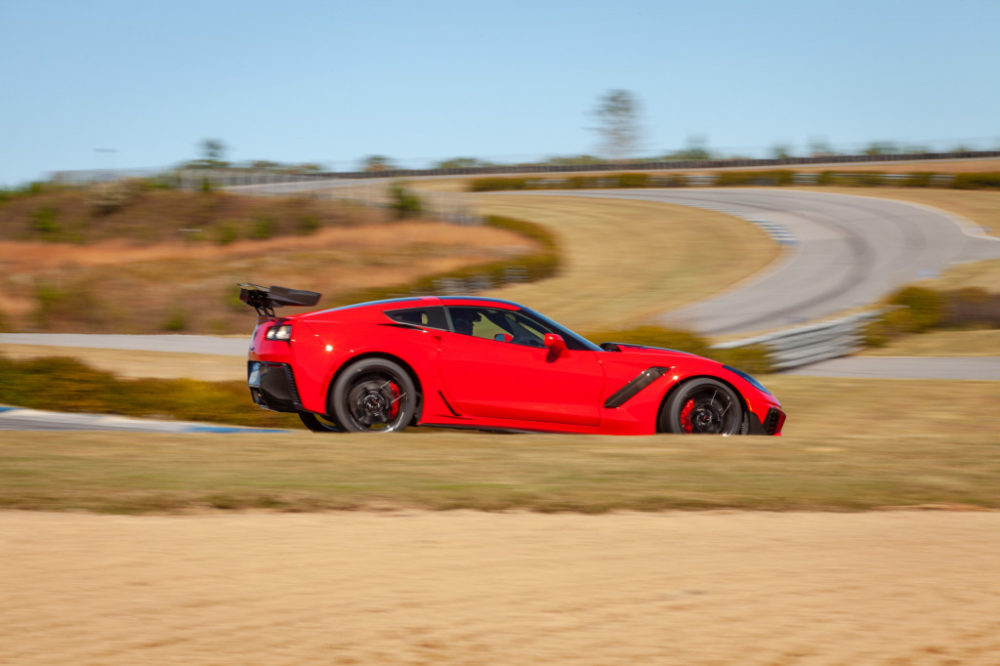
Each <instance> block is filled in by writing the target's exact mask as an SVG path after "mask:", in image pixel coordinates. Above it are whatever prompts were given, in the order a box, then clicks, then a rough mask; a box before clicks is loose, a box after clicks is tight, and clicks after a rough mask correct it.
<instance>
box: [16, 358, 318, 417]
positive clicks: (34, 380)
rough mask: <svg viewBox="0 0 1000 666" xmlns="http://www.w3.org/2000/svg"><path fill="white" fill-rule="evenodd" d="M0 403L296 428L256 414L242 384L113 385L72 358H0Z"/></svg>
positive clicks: (155, 382) (268, 414) (105, 375)
mask: <svg viewBox="0 0 1000 666" xmlns="http://www.w3.org/2000/svg"><path fill="white" fill-rule="evenodd" d="M0 403H6V404H10V405H20V406H23V407H33V408H38V409H54V410H59V411H67V412H92V413H98V414H122V415H125V416H139V417H156V418H164V417H168V418H175V419H179V420H184V421H188V420H190V421H210V422H221V423H231V424H235V425H247V426H258V427H272V428H273V427H295V428H298V427H300V424H299V421H298V418H297V417H296V416H295V415H294V414H279V413H276V412H269V411H266V410H262V409H259V408H258V407H257V406H256V405H254V404H253V402H252V401H251V399H250V395H249V392H248V391H247V388H246V383H245V382H241V381H235V382H203V381H197V380H193V379H131V380H130V379H119V378H117V377H115V376H114V375H112V374H111V373H108V372H104V371H101V370H95V369H94V368H91V367H89V366H87V365H85V364H83V363H81V362H80V361H77V360H76V359H72V358H58V357H49V358H38V359H31V360H24V361H17V360H10V359H6V358H3V357H0Z"/></svg>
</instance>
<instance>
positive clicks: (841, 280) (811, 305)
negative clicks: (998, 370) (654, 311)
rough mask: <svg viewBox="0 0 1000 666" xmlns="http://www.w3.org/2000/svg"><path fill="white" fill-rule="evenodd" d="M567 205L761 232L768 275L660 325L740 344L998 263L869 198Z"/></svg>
mask: <svg viewBox="0 0 1000 666" xmlns="http://www.w3.org/2000/svg"><path fill="white" fill-rule="evenodd" d="M560 194H562V195H565V194H566V192H561V193H560ZM573 196H583V197H601V198H622V199H638V200H642V201H662V202H666V203H672V204H680V205H684V206H695V207H697V208H705V209H709V210H714V211H719V212H722V213H727V214H729V215H735V216H737V217H740V218H743V219H746V220H748V221H750V222H752V223H754V224H757V225H758V226H760V227H761V228H763V229H764V230H765V231H766V232H767V233H769V234H770V235H771V236H772V237H773V238H775V239H776V240H777V241H778V242H780V243H782V244H783V245H785V246H786V247H787V251H786V252H785V253H784V254H783V255H782V257H780V258H779V259H778V260H777V261H776V262H775V263H773V264H772V265H771V266H770V267H768V268H767V269H765V270H764V271H763V272H761V273H759V274H757V275H755V276H753V277H751V278H750V279H748V280H746V281H745V282H744V283H742V284H740V285H737V286H736V287H735V288H734V289H732V290H730V291H728V292H725V293H722V294H719V295H718V296H715V297H713V298H709V299H707V300H705V301H701V302H699V303H696V304H694V305H691V306H688V307H684V308H681V309H679V310H674V311H672V312H668V313H665V314H664V315H663V317H662V320H661V321H662V323H663V324H665V325H670V326H678V327H682V328H689V329H692V330H694V331H697V332H698V333H701V334H703V335H708V336H733V335H744V334H749V333H752V332H757V331H764V330H771V329H778V328H785V327H790V326H794V325H796V324H802V323H805V322H808V321H812V320H816V319H821V318H824V317H830V316H832V315H836V314H838V313H841V312H844V311H846V310H853V309H856V308H860V307H863V306H867V305H870V304H872V303H874V302H876V301H878V300H879V299H880V298H882V297H883V296H885V295H886V294H888V293H890V292H891V291H893V290H894V289H896V288H898V287H900V286H902V285H904V284H907V283H909V282H913V281H915V280H918V279H921V278H927V277H933V276H936V275H938V274H939V273H940V272H941V271H942V270H944V269H945V268H947V267H948V266H949V265H951V264H953V263H957V262H963V261H979V260H983V259H993V258H997V257H1000V238H993V237H990V236H986V235H985V234H979V233H976V231H975V230H972V229H971V228H968V227H964V226H963V223H962V222H961V221H959V220H957V219H955V218H952V217H951V216H949V215H948V214H947V213H944V212H942V211H937V210H934V209H931V208H927V207H924V206H919V205H915V204H910V203H904V202H900V201H891V200H887V199H877V198H874V197H864V196H851V195H844V194H826V193H818V192H801V191H788V190H744V189H715V188H713V189H679V190H626V191H621V190H615V191H600V192H597V191H591V192H573Z"/></svg>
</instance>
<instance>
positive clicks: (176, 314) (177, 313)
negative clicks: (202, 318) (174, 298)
mask: <svg viewBox="0 0 1000 666" xmlns="http://www.w3.org/2000/svg"><path fill="white" fill-rule="evenodd" d="M189 319H190V314H189V313H188V311H187V310H185V309H184V308H182V307H179V306H175V307H174V308H173V309H172V310H171V311H170V316H169V317H167V319H166V321H164V322H163V327H162V328H163V330H164V331H170V332H171V333H177V332H178V331H186V330H187V329H188V326H189Z"/></svg>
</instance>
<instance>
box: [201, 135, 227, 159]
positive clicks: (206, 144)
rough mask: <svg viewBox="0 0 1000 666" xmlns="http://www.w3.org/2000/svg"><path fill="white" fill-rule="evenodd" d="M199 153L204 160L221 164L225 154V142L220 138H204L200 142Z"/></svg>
mask: <svg viewBox="0 0 1000 666" xmlns="http://www.w3.org/2000/svg"><path fill="white" fill-rule="evenodd" d="M201 153H202V155H204V160H205V162H207V163H209V164H222V163H223V160H222V158H223V156H224V155H225V154H226V144H225V143H223V142H222V140H221V139H205V140H204V141H202V142H201Z"/></svg>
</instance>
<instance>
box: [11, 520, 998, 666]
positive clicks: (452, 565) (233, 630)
mask: <svg viewBox="0 0 1000 666" xmlns="http://www.w3.org/2000/svg"><path fill="white" fill-rule="evenodd" d="M0 534H3V541H2V553H3V560H4V569H5V572H7V573H8V575H7V576H5V582H4V595H3V596H2V597H0V645H2V646H3V650H2V653H0V662H3V663H10V664H15V663H16V664H19V665H36V664H39V665H40V664H67V663H74V664H107V665H115V664H123V665H125V664H128V665H131V664H137V663H157V664H187V663H212V664H268V665H270V664H387V663H393V664H422V663H433V664H517V663H524V664H526V663H531V664H577V665H590V664H594V665H597V664H612V663H614V664H625V663H645V664H653V663H655V664H728V663H740V664H747V665H756V664H761V665H763V664H840V663H844V664H848V663H853V664H862V663H863V664H904V663H905V664H915V665H920V664H943V663H961V664H996V663H998V661H1000V594H998V593H1000V587H998V583H997V581H1000V513H995V512H983V513H979V512H968V513H956V512H878V513H865V514H811V513H790V514H787V513H786V514H777V513H752V512H749V513H748V512H737V513H724V512H714V513H665V514H633V513H625V514H617V515H605V516H581V515H569V514H554V515H553V514H549V515H545V514H523V513H510V514H482V513H474V512H444V513H429V512H406V513H331V514H291V515H289V514H285V515H279V514H260V513H257V514H253V513H251V514H206V515H195V516H158V517H141V518H140V517H132V516H99V515H74V514H47V513H21V512H6V513H0Z"/></svg>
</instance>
